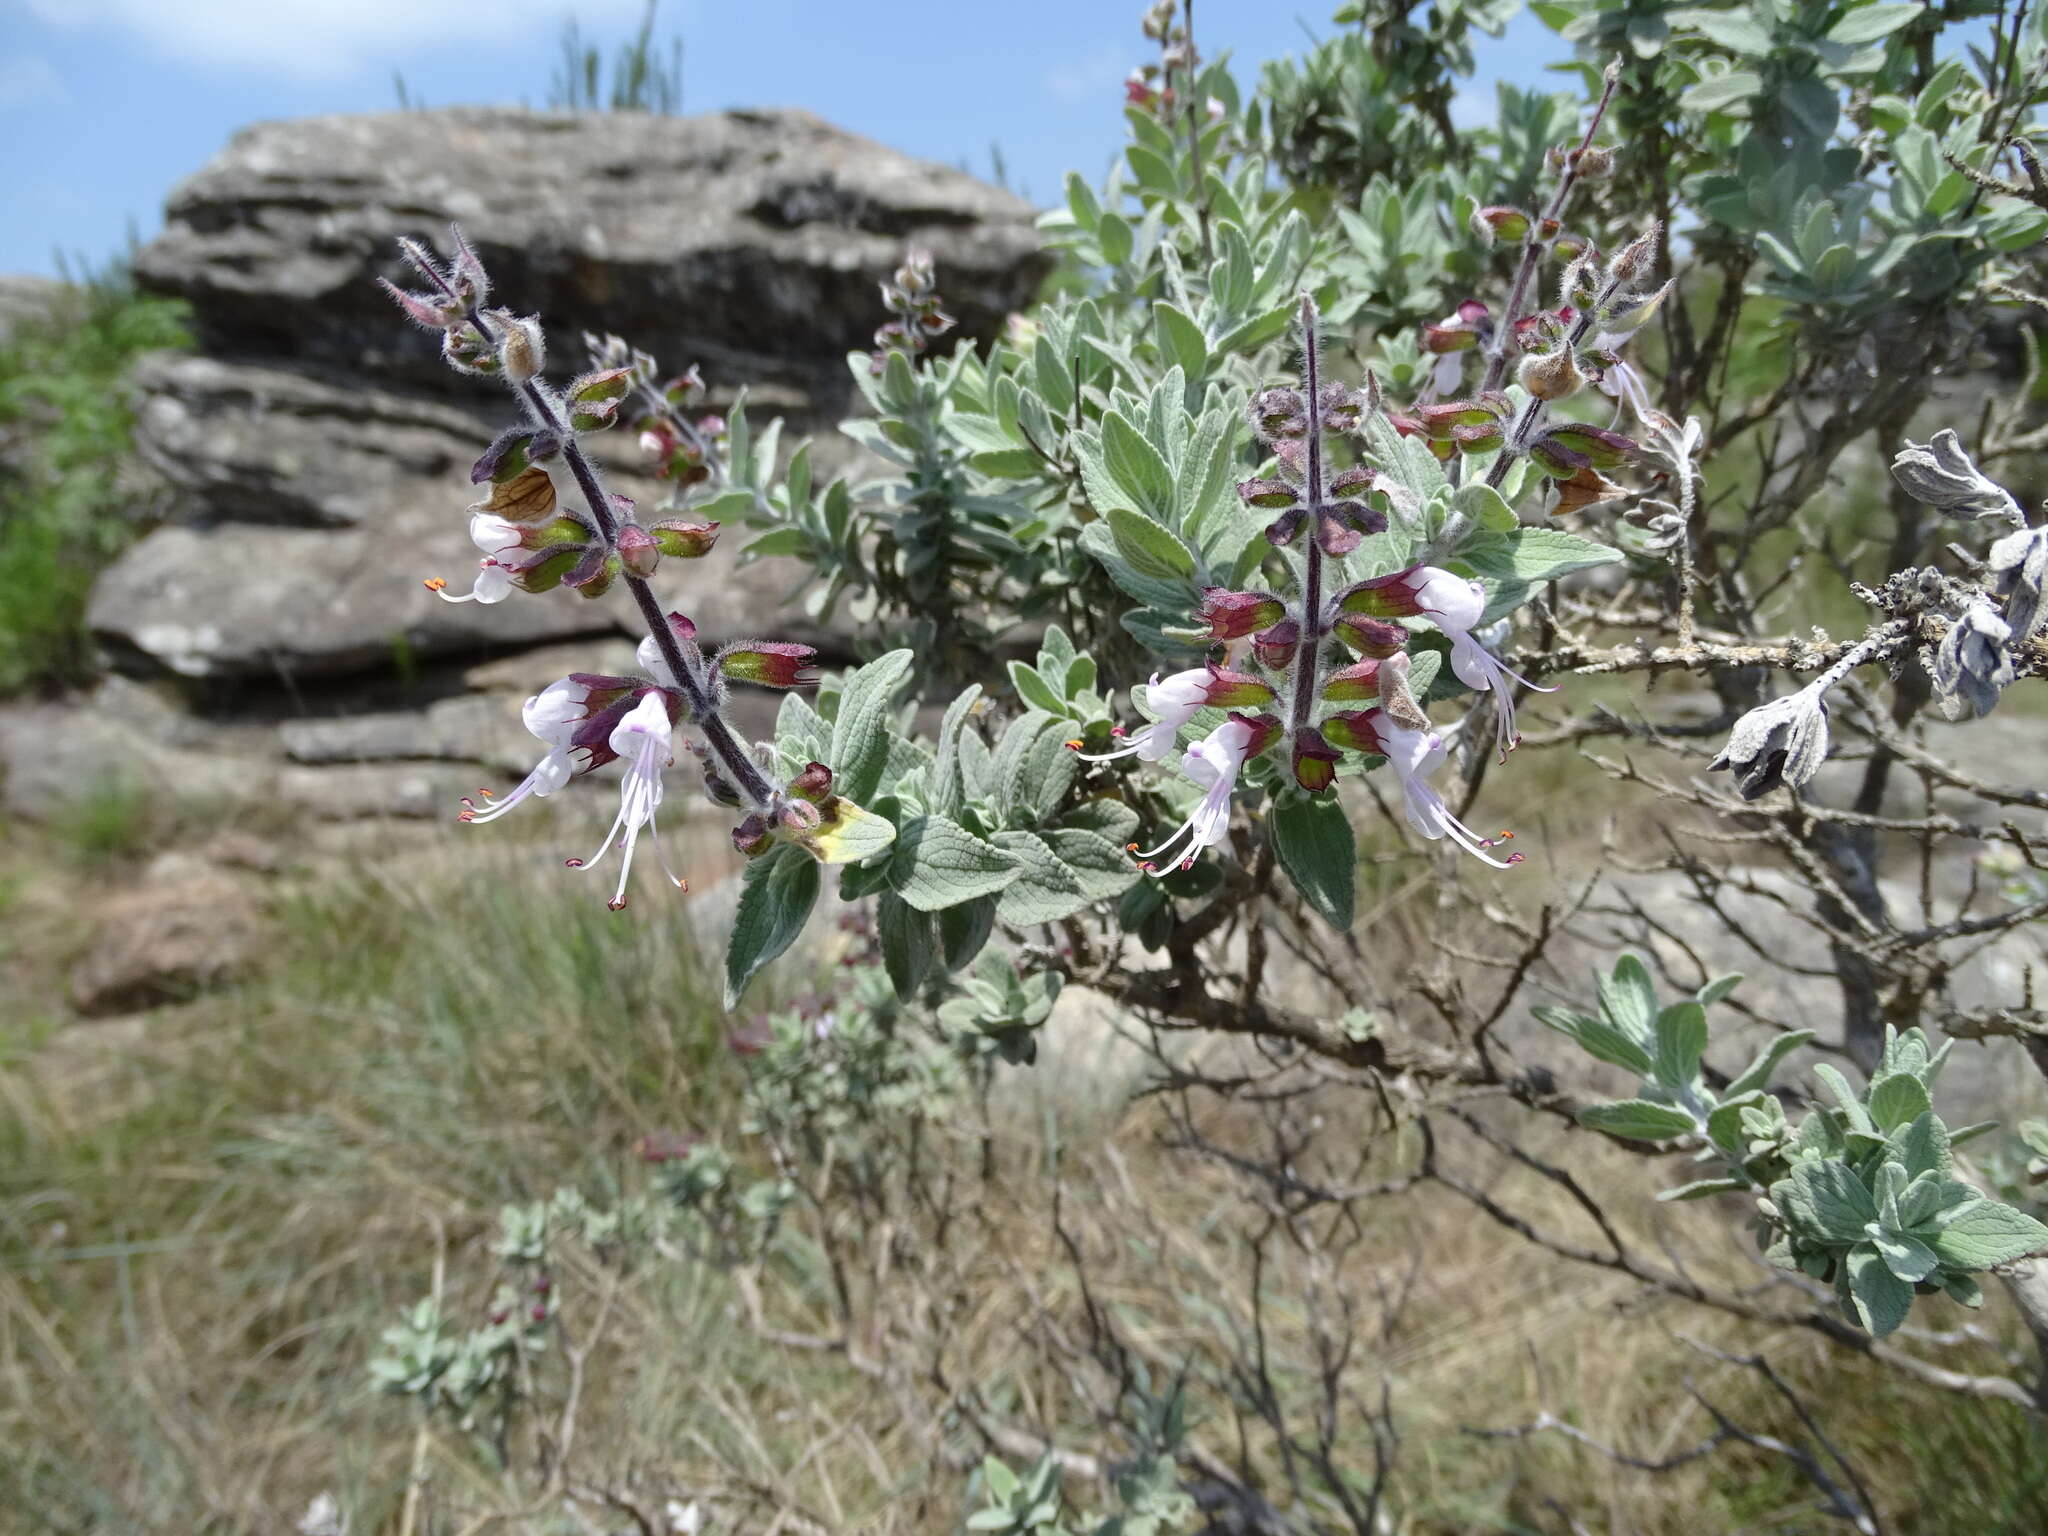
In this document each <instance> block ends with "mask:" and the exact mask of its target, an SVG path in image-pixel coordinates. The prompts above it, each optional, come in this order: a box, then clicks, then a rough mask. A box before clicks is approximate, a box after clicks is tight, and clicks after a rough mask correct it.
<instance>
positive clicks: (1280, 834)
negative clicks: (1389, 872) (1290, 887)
mask: <svg viewBox="0 0 2048 1536" xmlns="http://www.w3.org/2000/svg"><path fill="white" fill-rule="evenodd" d="M1267 824H1268V826H1269V827H1270V828H1271V829H1272V835H1273V851H1274V852H1275V853H1276V854H1277V855H1278V856H1279V859H1280V867H1281V868H1282V869H1284V870H1286V871H1287V877H1288V879H1290V880H1292V881H1293V882H1294V888H1295V889H1296V890H1298V891H1299V892H1301V897H1302V900H1304V901H1306V902H1307V903H1308V904H1309V906H1310V908H1311V909H1313V910H1314V911H1315V913H1316V914H1317V915H1318V916H1320V917H1321V918H1322V919H1323V921H1324V922H1326V923H1328V924H1329V925H1330V926H1331V927H1332V928H1335V929H1336V930H1337V931H1338V932H1339V933H1344V932H1347V931H1349V929H1350V927H1351V919H1352V913H1353V906H1354V900H1355V897H1354V891H1355V889H1356V885H1357V866H1358V846H1357V841H1356V839H1355V837H1354V836H1353V834H1352V831H1351V821H1350V818H1348V817H1347V816H1346V815H1345V814H1344V807H1343V806H1342V805H1340V804H1338V802H1337V797H1336V796H1335V795H1334V794H1327V795H1321V796H1311V795H1291V794H1290V795H1282V796H1281V797H1279V798H1278V799H1276V800H1275V801H1274V802H1273V808H1272V810H1271V812H1270V813H1269V814H1268V817H1267Z"/></svg>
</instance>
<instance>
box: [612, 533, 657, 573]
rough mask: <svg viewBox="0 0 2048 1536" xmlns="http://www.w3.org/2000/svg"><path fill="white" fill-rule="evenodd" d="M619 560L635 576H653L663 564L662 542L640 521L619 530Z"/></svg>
mask: <svg viewBox="0 0 2048 1536" xmlns="http://www.w3.org/2000/svg"><path fill="white" fill-rule="evenodd" d="M619 562H620V563H621V564H622V565H624V566H625V568H626V569H627V570H628V571H630V572H631V573H632V574H633V575H635V576H641V577H647V576H652V575H653V574H654V572H655V569H656V567H658V566H659V565H660V564H661V544H660V542H659V541H658V540H657V539H656V538H655V537H654V535H653V534H651V533H649V532H648V531H647V530H646V529H645V528H642V527H641V526H640V525H639V524H638V523H627V524H626V525H625V526H624V527H623V528H621V529H620V530H619Z"/></svg>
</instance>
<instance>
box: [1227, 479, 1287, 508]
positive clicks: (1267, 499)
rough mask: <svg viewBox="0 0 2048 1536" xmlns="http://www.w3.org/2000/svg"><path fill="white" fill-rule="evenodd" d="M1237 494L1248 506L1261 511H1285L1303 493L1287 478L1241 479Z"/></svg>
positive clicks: (1238, 483)
mask: <svg viewBox="0 0 2048 1536" xmlns="http://www.w3.org/2000/svg"><path fill="white" fill-rule="evenodd" d="M1237 496H1238V500H1240V501H1242V502H1243V503H1244V504H1245V505H1246V506H1248V507H1256V508H1257V509H1258V510H1259V511H1261V512H1281V511H1285V510H1286V509H1287V508H1289V507H1292V506H1296V505H1298V504H1299V502H1300V500H1301V493H1300V492H1299V491H1297V490H1296V489H1295V488H1294V487H1293V486H1292V485H1290V484H1288V483H1287V482H1286V481H1285V480H1240V481H1238V482H1237Z"/></svg>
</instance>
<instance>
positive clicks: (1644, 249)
mask: <svg viewBox="0 0 2048 1536" xmlns="http://www.w3.org/2000/svg"><path fill="white" fill-rule="evenodd" d="M1662 228H1663V225H1662V224H1661V223H1660V222H1659V221H1658V220H1656V219H1652V220H1651V221H1650V227H1649V228H1648V229H1646V230H1644V231H1643V232H1642V233H1641V234H1640V235H1637V236H1636V237H1635V239H1633V240H1631V241H1629V243H1628V244H1627V245H1625V246H1623V247H1622V248H1621V249H1620V250H1618V251H1616V252H1615V253H1614V260H1612V261H1610V262H1609V263H1608V264H1607V275H1608V276H1609V277H1611V278H1613V279H1614V280H1615V281H1616V282H1618V283H1623V284H1628V285H1633V284H1635V283H1638V282H1640V281H1641V280H1642V279H1644V278H1646V277H1648V276H1649V275H1650V269H1651V267H1652V266H1653V265H1654V264H1655V263H1656V260H1657V235H1658V232H1659V231H1660V230H1661V229H1662Z"/></svg>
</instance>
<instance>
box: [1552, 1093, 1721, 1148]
mask: <svg viewBox="0 0 2048 1536" xmlns="http://www.w3.org/2000/svg"><path fill="white" fill-rule="evenodd" d="M1577 1119H1578V1122H1579V1124H1581V1125H1583V1126H1585V1127H1586V1128H1587V1129H1589V1130H1595V1131H1604V1132H1605V1133H1606V1134H1607V1135H1609V1136H1623V1137H1626V1138H1628V1139H1629V1140H1630V1141H1672V1140H1675V1139H1676V1138H1677V1137H1680V1136H1690V1135H1691V1134H1693V1132H1695V1131H1696V1130H1698V1129H1699V1127H1698V1126H1697V1125H1695V1124H1694V1122H1693V1118H1692V1116H1691V1115H1689V1114H1687V1113H1686V1112H1685V1111H1684V1110H1682V1109H1678V1108H1676V1107H1674V1106H1673V1105H1670V1104H1658V1103H1656V1102H1654V1101H1652V1100H1650V1099H1622V1100H1620V1101H1618V1102H1616V1103H1613V1104H1589V1105H1587V1106H1586V1107H1585V1108H1584V1109H1582V1110H1580V1111H1579V1113H1578V1116H1577Z"/></svg>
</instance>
